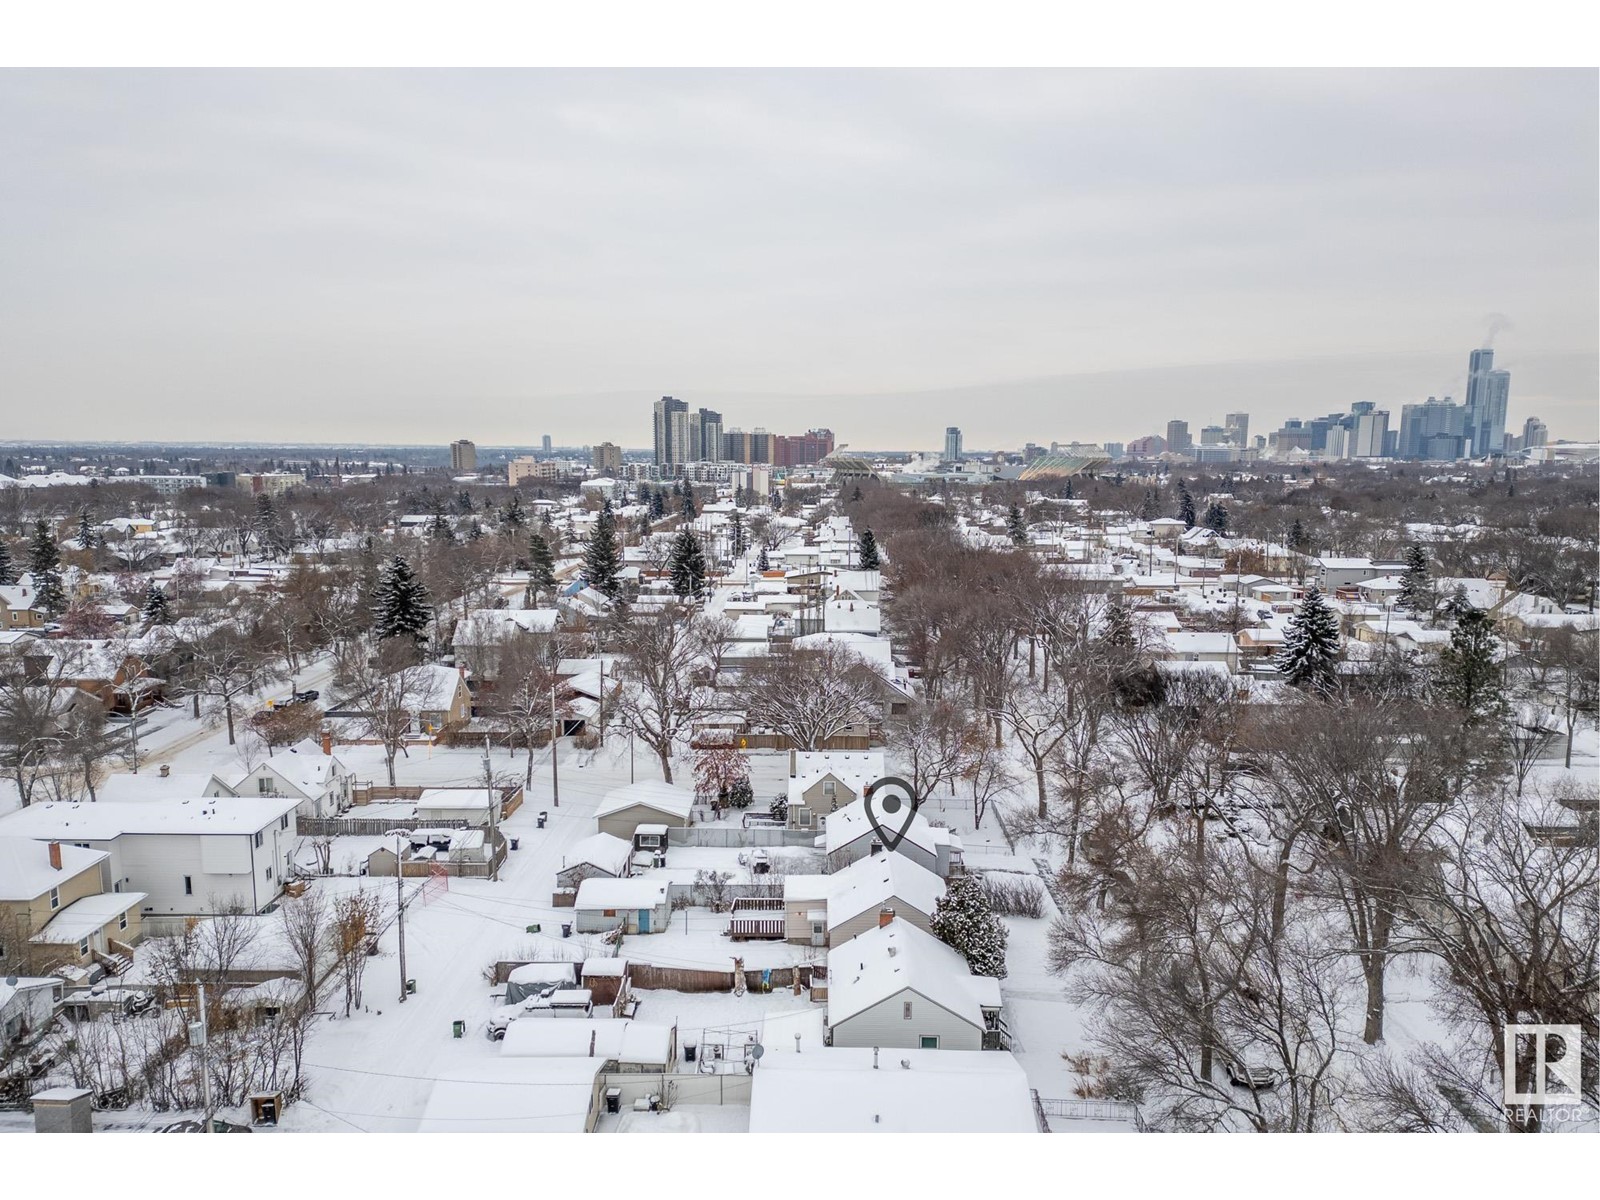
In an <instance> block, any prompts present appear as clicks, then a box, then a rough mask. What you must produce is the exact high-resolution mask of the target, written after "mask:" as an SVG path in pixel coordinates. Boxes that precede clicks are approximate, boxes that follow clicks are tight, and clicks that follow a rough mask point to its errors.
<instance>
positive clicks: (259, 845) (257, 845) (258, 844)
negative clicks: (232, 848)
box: [256, 833, 261, 850]
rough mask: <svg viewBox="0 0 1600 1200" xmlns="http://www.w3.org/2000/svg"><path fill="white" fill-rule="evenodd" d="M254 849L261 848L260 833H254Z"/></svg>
mask: <svg viewBox="0 0 1600 1200" xmlns="http://www.w3.org/2000/svg"><path fill="white" fill-rule="evenodd" d="M256 849H257V850H259V849H261V834H259V833H258V834H256Z"/></svg>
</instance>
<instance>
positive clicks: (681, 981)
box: [624, 935, 824, 1020]
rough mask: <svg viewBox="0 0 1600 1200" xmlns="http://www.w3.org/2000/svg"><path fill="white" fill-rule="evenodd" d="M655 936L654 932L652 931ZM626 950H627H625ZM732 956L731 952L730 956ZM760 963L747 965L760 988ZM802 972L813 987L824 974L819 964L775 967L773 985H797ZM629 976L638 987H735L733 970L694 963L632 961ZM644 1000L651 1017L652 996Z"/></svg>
mask: <svg viewBox="0 0 1600 1200" xmlns="http://www.w3.org/2000/svg"><path fill="white" fill-rule="evenodd" d="M650 936H654V935H650ZM624 954H626V951H624ZM730 957H731V956H730ZM762 969H763V968H760V967H746V968H745V972H744V979H745V986H746V987H747V988H749V989H750V990H751V991H757V992H758V991H760V990H761V989H762V987H763V984H762V982H761V972H762ZM796 971H798V972H799V973H800V986H801V987H810V986H811V981H812V979H813V977H816V978H819V979H820V978H821V977H822V976H823V974H824V972H823V969H822V968H821V967H818V966H799V967H773V968H771V974H770V986H771V987H773V988H774V989H776V988H789V987H793V986H794V977H795V972H796ZM628 978H629V980H630V982H631V983H632V984H633V987H634V989H635V990H637V991H653V990H666V991H674V992H731V991H733V972H732V971H731V970H728V971H706V970H701V969H699V968H693V967H657V966H654V965H652V964H650V963H639V962H632V961H630V962H629V963H628ZM643 1000H644V1003H643V1004H642V1005H641V1006H640V1011H641V1015H642V1016H643V1017H644V1018H645V1019H646V1020H648V1019H649V1015H650V997H649V996H645V997H643Z"/></svg>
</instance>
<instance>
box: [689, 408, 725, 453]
mask: <svg viewBox="0 0 1600 1200" xmlns="http://www.w3.org/2000/svg"><path fill="white" fill-rule="evenodd" d="M695 417H696V418H697V420H696V422H695V424H696V425H698V427H699V436H698V437H697V436H695V432H694V431H693V430H691V431H690V434H689V445H690V449H691V450H692V454H691V455H690V458H691V459H692V460H693V461H697V462H721V461H722V414H721V413H719V412H712V411H711V410H710V409H709V408H702V409H701V410H700V411H699V412H697V413H696V414H695Z"/></svg>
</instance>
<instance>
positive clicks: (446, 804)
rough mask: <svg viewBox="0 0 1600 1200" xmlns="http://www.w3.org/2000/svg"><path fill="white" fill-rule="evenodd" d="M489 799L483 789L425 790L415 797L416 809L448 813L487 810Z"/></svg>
mask: <svg viewBox="0 0 1600 1200" xmlns="http://www.w3.org/2000/svg"><path fill="white" fill-rule="evenodd" d="M489 803H490V797H489V794H488V792H487V791H485V790H484V789H483V788H427V789H425V790H424V791H423V793H422V794H421V795H420V796H418V797H417V808H419V809H423V808H427V809H433V810H436V811H450V812H476V811H478V810H479V809H480V808H488V807H489Z"/></svg>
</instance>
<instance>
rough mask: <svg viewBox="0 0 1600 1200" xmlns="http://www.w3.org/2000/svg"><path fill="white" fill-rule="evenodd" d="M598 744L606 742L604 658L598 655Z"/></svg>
mask: <svg viewBox="0 0 1600 1200" xmlns="http://www.w3.org/2000/svg"><path fill="white" fill-rule="evenodd" d="M599 744H600V745H602V746H604V745H605V744H606V660H605V656H604V655H601V656H600V742H599Z"/></svg>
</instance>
